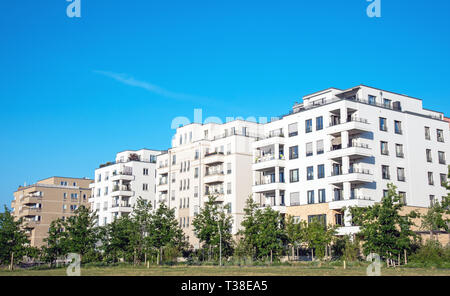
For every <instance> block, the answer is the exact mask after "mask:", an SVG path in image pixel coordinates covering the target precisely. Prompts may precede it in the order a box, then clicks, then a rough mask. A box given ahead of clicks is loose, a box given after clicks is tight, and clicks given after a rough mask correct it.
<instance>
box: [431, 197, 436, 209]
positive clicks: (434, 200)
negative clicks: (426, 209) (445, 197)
mask: <svg viewBox="0 0 450 296" xmlns="http://www.w3.org/2000/svg"><path fill="white" fill-rule="evenodd" d="M435 202H436V199H435V198H434V195H430V207H432V206H434V203H435Z"/></svg>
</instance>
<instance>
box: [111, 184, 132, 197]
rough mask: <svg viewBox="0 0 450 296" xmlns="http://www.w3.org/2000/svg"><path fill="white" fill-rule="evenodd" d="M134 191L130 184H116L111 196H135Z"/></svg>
mask: <svg viewBox="0 0 450 296" xmlns="http://www.w3.org/2000/svg"><path fill="white" fill-rule="evenodd" d="M133 195H134V192H133V191H132V190H131V188H130V187H129V186H118V185H116V186H114V187H113V190H112V192H111V196H133Z"/></svg>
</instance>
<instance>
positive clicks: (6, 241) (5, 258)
mask: <svg viewBox="0 0 450 296" xmlns="http://www.w3.org/2000/svg"><path fill="white" fill-rule="evenodd" d="M21 224H22V219H19V220H17V221H14V216H13V215H11V212H10V211H9V210H8V208H7V207H6V206H5V211H4V212H3V213H0V264H5V263H8V264H9V265H10V268H11V269H13V268H14V263H15V262H18V261H19V260H20V259H22V257H23V256H25V255H26V254H27V249H28V247H29V244H30V241H29V240H28V237H27V235H26V233H25V231H24V230H22V227H21Z"/></svg>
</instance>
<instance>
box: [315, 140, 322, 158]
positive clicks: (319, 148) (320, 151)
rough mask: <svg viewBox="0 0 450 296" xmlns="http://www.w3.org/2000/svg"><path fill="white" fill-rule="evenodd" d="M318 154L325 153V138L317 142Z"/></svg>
mask: <svg viewBox="0 0 450 296" xmlns="http://www.w3.org/2000/svg"><path fill="white" fill-rule="evenodd" d="M316 149H317V155H319V154H323V140H318V141H317V142H316Z"/></svg>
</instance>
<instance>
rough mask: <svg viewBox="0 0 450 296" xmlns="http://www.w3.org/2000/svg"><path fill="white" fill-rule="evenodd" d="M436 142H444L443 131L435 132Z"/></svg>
mask: <svg viewBox="0 0 450 296" xmlns="http://www.w3.org/2000/svg"><path fill="white" fill-rule="evenodd" d="M436 134H437V140H438V142H444V131H443V130H441V129H438V130H436Z"/></svg>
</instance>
